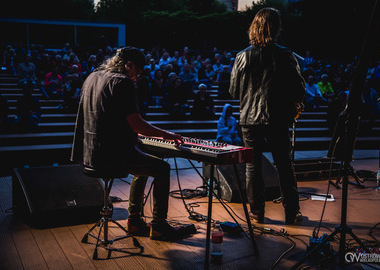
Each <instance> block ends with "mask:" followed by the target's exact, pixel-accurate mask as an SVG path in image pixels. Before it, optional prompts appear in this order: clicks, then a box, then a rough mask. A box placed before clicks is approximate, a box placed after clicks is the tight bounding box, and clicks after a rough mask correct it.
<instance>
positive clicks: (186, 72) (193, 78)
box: [178, 63, 197, 92]
mask: <svg viewBox="0 0 380 270" xmlns="http://www.w3.org/2000/svg"><path fill="white" fill-rule="evenodd" d="M178 77H179V78H181V80H182V82H183V85H184V87H185V88H186V89H187V91H188V92H192V91H193V89H194V87H195V84H196V82H197V75H196V74H194V73H193V72H191V65H190V64H189V63H186V64H185V65H184V66H183V71H182V72H181V73H180V74H179V75H178Z"/></svg>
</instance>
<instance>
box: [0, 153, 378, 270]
mask: <svg viewBox="0 0 380 270" xmlns="http://www.w3.org/2000/svg"><path fill="white" fill-rule="evenodd" d="M370 156H371V155H370ZM372 156H373V155H372ZM360 157H361V158H359V159H358V160H355V161H353V162H352V163H351V165H352V166H353V167H354V169H355V170H369V171H373V172H377V170H378V167H379V160H378V157H367V158H366V157H365V155H363V156H360ZM169 162H170V164H171V165H172V168H174V162H173V159H170V160H169ZM177 162H178V166H179V168H182V169H181V170H180V171H179V177H180V184H181V188H182V189H195V188H197V187H199V186H201V185H202V180H201V179H200V177H199V176H198V174H197V173H196V172H195V171H194V170H192V169H188V168H190V164H189V163H188V161H187V160H183V159H177ZM195 165H196V166H197V167H199V168H201V167H202V164H201V163H197V162H196V163H195ZM126 180H128V181H129V180H130V177H129V178H126ZM350 180H352V179H351V178H350ZM333 181H334V182H335V179H333ZM150 183H151V179H149V180H148V184H147V188H146V191H147V192H148V189H149V187H150ZM298 185H299V191H300V192H308V193H324V194H326V191H327V186H328V180H327V179H324V180H314V181H312V180H311V181H307V182H299V183H298ZM363 185H364V189H361V188H358V187H356V186H354V185H349V187H348V188H349V190H348V211H347V224H348V226H349V227H351V228H352V230H353V232H354V234H355V235H357V236H358V237H359V238H360V239H363V240H364V241H366V240H373V239H372V238H371V237H370V236H369V235H368V233H369V231H370V229H371V228H372V227H373V226H375V225H376V224H377V223H378V222H380V211H379V206H380V191H377V190H375V187H376V181H374V180H373V179H372V180H370V179H368V180H367V181H365V182H364V183H363ZM11 189H12V178H11V177H10V176H7V177H1V178H0V241H1V244H0V269H38V270H40V269H80V270H83V269H113V270H114V269H203V268H204V259H205V258H204V254H205V246H206V244H205V243H206V222H204V221H199V222H197V221H191V220H190V219H188V218H187V217H188V213H187V211H186V208H185V206H184V204H183V202H182V200H181V199H178V198H173V197H170V200H169V220H170V221H173V222H179V223H194V224H195V226H196V227H197V229H198V230H197V233H196V234H194V235H192V236H191V237H188V238H185V239H182V240H179V241H176V242H163V241H153V240H150V239H149V237H137V239H138V241H139V242H140V244H141V245H142V246H143V247H144V252H143V253H141V254H138V250H136V249H134V248H133V244H132V240H131V239H130V238H126V239H123V240H121V241H118V242H115V243H114V244H113V247H115V248H122V249H123V251H124V252H113V253H112V256H111V259H105V258H106V257H107V253H106V252H105V251H103V249H99V258H100V259H99V260H92V254H93V248H94V245H93V244H91V243H88V244H85V243H82V242H81V239H82V237H83V235H84V234H85V233H86V232H87V231H88V230H89V228H91V226H92V224H82V225H75V226H64V227H57V228H50V229H33V228H30V227H28V226H27V225H26V224H24V223H23V222H21V221H19V220H18V219H17V218H16V217H15V216H14V215H13V213H12V211H11V208H12V191H11ZM178 189H179V188H178V182H177V178H176V172H175V171H174V170H173V171H172V174H171V190H178ZM128 192H129V185H128V184H127V183H125V182H124V181H120V180H115V183H114V187H113V189H112V191H111V196H116V197H118V198H121V199H123V200H126V201H125V202H118V203H115V204H114V218H115V219H116V220H118V221H119V222H120V223H121V224H122V225H123V226H125V225H126V220H127V216H128V212H127V210H126V209H127V208H128V202H127V200H128ZM329 194H332V195H333V196H334V198H335V201H333V202H327V203H326V208H325V212H324V217H323V220H322V223H321V225H322V226H321V228H320V231H319V236H322V234H323V233H327V234H330V233H331V231H334V230H335V228H336V227H337V226H339V224H340V217H341V199H342V190H341V189H337V188H335V187H334V186H332V185H330V192H329ZM309 197H310V196H305V195H301V199H300V200H301V201H300V205H301V212H302V214H303V216H304V220H303V222H302V223H301V224H300V225H297V226H294V225H292V226H286V225H284V211H283V207H282V205H281V204H276V203H273V202H271V201H267V202H266V215H265V224H264V225H263V224H254V226H257V227H261V228H262V227H265V228H267V229H273V230H274V231H275V232H280V231H282V232H286V233H287V234H288V235H289V237H288V238H287V237H284V236H279V235H270V234H261V233H259V230H258V229H255V241H256V244H257V246H258V249H259V256H254V255H253V249H252V245H251V241H250V240H249V239H248V238H247V237H246V236H245V235H244V234H241V235H240V236H233V235H228V234H225V237H224V243H223V250H224V253H223V262H222V264H221V265H217V264H214V263H212V264H211V268H212V269H229V270H232V269H239V270H240V269H271V267H272V266H273V265H274V264H275V262H276V261H277V260H278V259H279V258H280V256H281V255H282V254H283V253H284V252H286V251H287V250H288V249H290V248H291V247H292V245H295V246H294V247H293V248H292V249H291V250H290V251H289V252H288V253H286V254H285V255H284V257H283V258H282V259H281V260H280V262H279V263H278V264H277V265H276V267H275V268H274V269H291V268H292V266H294V265H295V264H296V263H297V261H299V260H300V259H301V258H303V257H304V255H305V252H306V245H305V243H304V242H306V243H307V244H308V243H309V236H312V234H313V230H314V228H315V227H316V226H318V224H319V221H320V217H321V214H322V210H323V205H324V201H317V200H312V199H311V198H309ZM186 202H187V203H190V202H194V203H197V205H194V206H198V207H194V211H196V212H198V213H201V214H203V215H207V198H206V197H201V198H193V199H186ZM228 206H229V207H230V209H231V210H230V212H231V213H232V214H233V215H235V216H236V217H237V220H238V221H239V223H240V224H241V225H242V226H243V227H244V228H247V226H246V224H245V222H243V221H242V220H241V218H243V217H244V214H243V207H242V205H241V204H239V203H228ZM151 208H152V205H151V197H148V200H147V204H146V205H145V214H146V216H147V220H148V221H150V218H149V217H150V216H151ZM212 218H213V219H215V220H220V221H231V222H232V221H233V220H232V218H231V216H230V215H229V213H228V212H227V211H226V210H225V209H224V208H223V207H222V206H221V204H220V203H219V202H218V200H216V199H215V200H214V203H213V214H212ZM243 220H244V219H243ZM379 227H380V226H379ZM379 227H377V228H376V229H375V230H374V233H373V236H375V237H376V238H377V239H380V228H379ZM110 230H111V236H115V235H121V230H120V229H118V228H116V227H111V229H110ZM338 236H339V234H338ZM296 237H297V238H298V239H296ZM348 238H350V237H348ZM90 241H92V240H91V238H90ZM92 242H93V241H92ZM351 244H352V245H353V246H356V242H355V241H351ZM332 246H333V248H334V251H337V250H338V245H337V244H336V243H332ZM134 253H137V254H134ZM305 265H308V266H316V265H317V264H316V261H315V260H308V261H307V262H305ZM379 266H380V263H377V264H372V265H371V266H366V265H363V264H362V265H360V264H349V265H347V268H348V269H373V268H375V269H380V267H379ZM376 267H377V268H376ZM326 269H338V266H337V265H336V264H334V263H329V264H328V266H327V267H326Z"/></svg>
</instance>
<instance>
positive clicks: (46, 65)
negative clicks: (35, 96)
mask: <svg viewBox="0 0 380 270" xmlns="http://www.w3.org/2000/svg"><path fill="white" fill-rule="evenodd" d="M52 69H53V61H52V60H51V57H50V55H49V54H48V53H43V54H42V57H41V59H40V60H39V61H38V62H37V79H38V81H39V82H41V83H42V84H43V82H44V80H45V76H46V74H48V73H49V72H50V71H51V70H52Z"/></svg>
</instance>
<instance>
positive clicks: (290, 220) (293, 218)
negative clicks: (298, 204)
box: [285, 211, 303, 225]
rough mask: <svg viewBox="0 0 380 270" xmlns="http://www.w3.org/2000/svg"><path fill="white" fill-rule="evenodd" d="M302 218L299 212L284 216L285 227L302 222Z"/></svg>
mask: <svg viewBox="0 0 380 270" xmlns="http://www.w3.org/2000/svg"><path fill="white" fill-rule="evenodd" d="M302 219H303V216H302V214H301V212H300V211H298V212H296V213H295V214H285V224H286V225H294V224H298V223H300V222H301V221H302Z"/></svg>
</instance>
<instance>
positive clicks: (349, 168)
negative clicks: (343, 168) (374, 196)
mask: <svg viewBox="0 0 380 270" xmlns="http://www.w3.org/2000/svg"><path fill="white" fill-rule="evenodd" d="M348 170H349V173H350V175H351V176H352V177H353V178H354V179H355V181H356V183H354V182H351V181H348V183H349V184H351V185H354V186H357V187H360V188H364V185H362V184H361V183H360V181H361V180H360V178H359V176H358V175H357V174H356V173H355V170H354V168H353V167H352V166H351V165H349V167H348Z"/></svg>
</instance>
